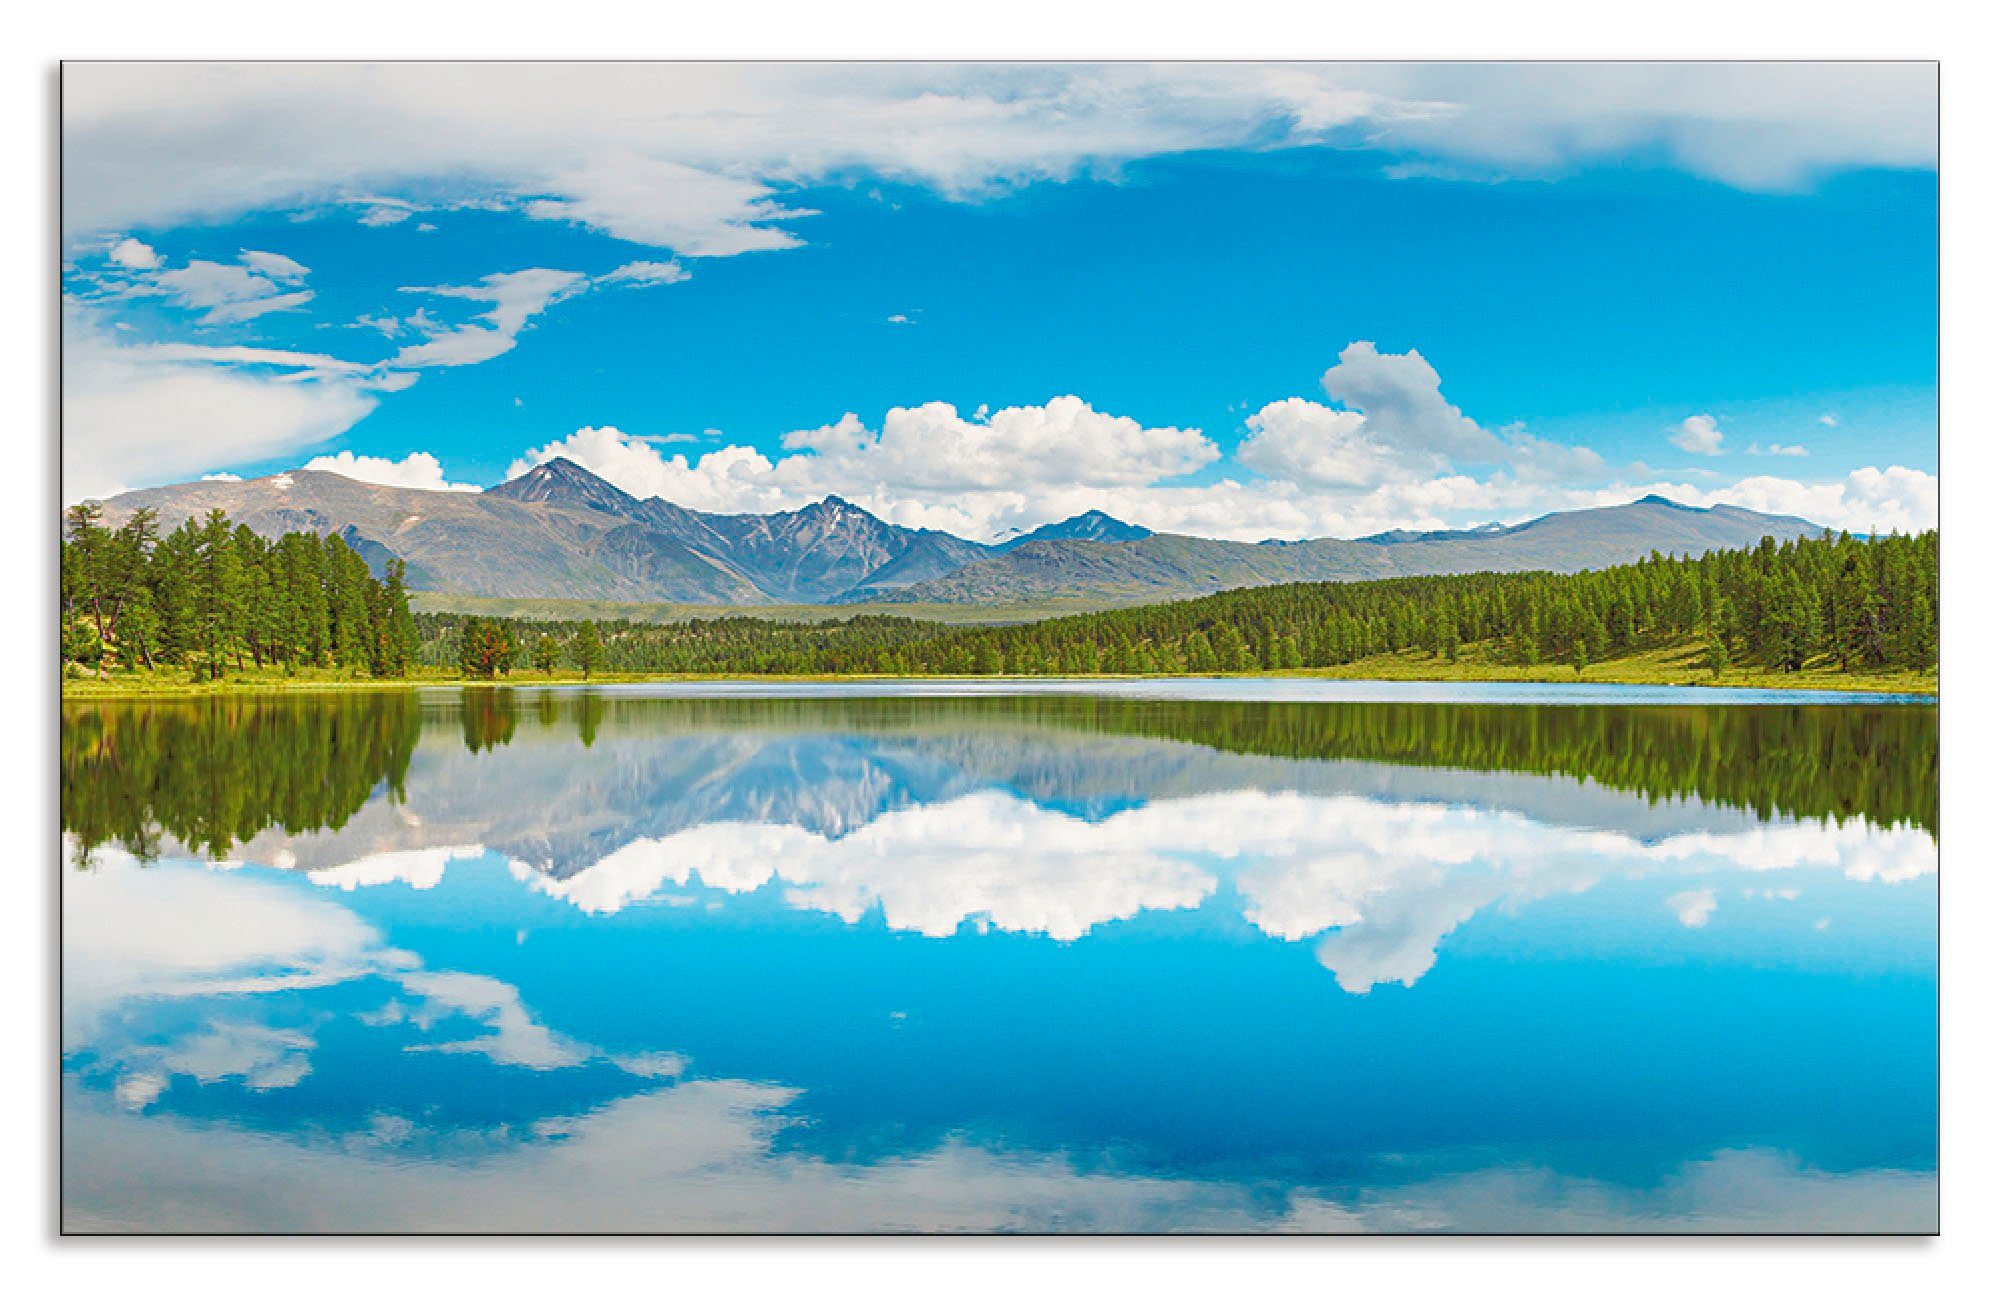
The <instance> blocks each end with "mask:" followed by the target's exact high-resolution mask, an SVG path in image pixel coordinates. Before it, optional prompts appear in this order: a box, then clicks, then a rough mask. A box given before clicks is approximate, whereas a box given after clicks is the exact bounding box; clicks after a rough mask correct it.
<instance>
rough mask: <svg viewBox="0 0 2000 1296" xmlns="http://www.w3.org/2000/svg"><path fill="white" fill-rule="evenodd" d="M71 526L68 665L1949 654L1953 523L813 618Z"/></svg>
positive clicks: (1767, 660)
mask: <svg viewBox="0 0 2000 1296" xmlns="http://www.w3.org/2000/svg"><path fill="white" fill-rule="evenodd" d="M66 521H67V525H66V527H65V534H64V537H63V541H62V576H61V590H62V625H63V640H62V655H63V661H64V665H65V673H66V674H69V675H71V676H83V675H88V674H96V675H99V676H102V675H104V674H105V672H106V671H107V670H110V669H113V668H120V669H123V670H124V671H127V672H140V671H143V672H148V673H157V672H160V671H163V670H171V671H177V672H189V673H190V675H191V678H193V679H195V680H219V679H223V678H225V677H226V676H227V675H228V674H229V673H231V672H232V671H243V670H245V669H247V668H250V667H256V668H263V669H272V668H275V669H278V670H281V671H283V672H285V673H292V672H295V671H299V670H305V669H316V670H317V669H333V670H340V671H345V672H348V673H351V674H354V675H367V676H374V677H395V676H402V675H405V674H407V673H409V671H410V669H411V668H412V667H413V666H421V667H424V668H427V669H428V670H429V671H430V672H431V673H434V674H451V675H458V676H462V677H465V678H475V679H493V678H502V677H507V676H510V675H513V674H514V673H516V672H520V673H524V674H525V673H529V672H539V673H543V674H550V673H553V672H554V671H556V670H558V669H563V670H572V671H576V672H580V673H582V674H583V675H584V676H585V677H586V678H588V677H594V676H598V675H602V674H606V673H611V674H649V673H661V674H695V675H704V674H717V675H720V674H769V675H790V674H807V675H841V674H909V675H1001V674H1005V675H1090V674H1131V675H1150V674H1169V675H1171V674H1209V673H1216V672H1242V671H1257V670H1277V671H1284V670H1302V669H1314V668H1326V667H1339V666H1345V665H1349V664H1351V663H1355V662H1359V661H1364V660H1366V659H1369V658H1374V657H1378V656H1381V655H1384V654H1398V653H1403V654H1407V653H1412V652H1414V653H1418V654H1422V655H1426V656H1429V657H1431V658H1435V659H1438V660H1440V661H1441V662H1443V663H1453V662H1456V661H1458V660H1459V658H1460V655H1461V654H1463V653H1466V652H1468V651H1473V650H1477V652H1478V653H1479V654H1480V655H1481V657H1482V659H1483V660H1485V661H1488V662H1499V663H1505V664H1513V665H1526V666H1533V665H1543V664H1551V665H1556V666H1568V667H1574V668H1575V669H1576V670H1577V671H1578V672H1579V673H1581V672H1583V671H1584V670H1586V669H1587V668H1588V667H1589V666H1591V665H1592V664H1594V663H1599V662H1604V661H1608V660H1615V659H1617V658H1620V657H1625V656H1629V655H1631V654H1634V653H1639V652H1644V651H1648V650H1652V649H1658V648H1665V647H1675V646H1692V648H1693V650H1694V652H1695V653H1696V655H1697V660H1698V662H1699V664H1700V665H1701V666H1702V667H1703V668H1705V669H1708V670H1710V671H1712V672H1713V673H1714V674H1716V675H1720V674H1721V673H1722V672H1723V671H1724V670H1725V669H1727V668H1729V667H1730V666H1732V665H1735V666H1746V667H1756V668H1759V669H1762V670H1765V671H1771V672H1780V673H1784V672H1795V671H1799V670H1803V669H1806V668H1808V667H1811V668H1814V669H1818V670H1835V671H1844V672H1869V671H1883V670H1906V671H1919V672H1921V671H1927V670H1931V669H1934V668H1935V667H1936V665H1937V660H1938V534H1937V532H1936V531H1927V532H1924V533H1922V534H1921V535H1916V536H1901V535H1892V536H1888V537H1879V538H1869V539H1863V538H1860V537H1855V536H1850V535H1836V534H1833V533H1830V532H1829V533H1826V534H1824V535H1822V536H1820V537H1818V538H1815V539H1801V540H1793V541H1787V542H1785V543H1782V544H1780V543H1777V542H1775V541H1773V540H1770V539H1766V540H1764V541H1763V542H1762V543H1761V544H1759V545H1757V546H1755V547H1754V548H1750V549H1743V550H1731V551H1722V552H1712V553H1707V554H1703V555H1701V556H1699V557H1693V558H1666V557H1661V556H1659V555H1654V556H1653V557H1651V558H1649V559H1647V560H1645V561H1643V562H1638V563H1633V564H1628V565H1625V566H1621V567H1611V568H1605V569H1602V570H1598V571H1587V572H1578V573H1574V574H1568V575H1558V574H1554V573H1548V572H1510V573H1473V574H1468V575H1459V576H1423V577H1406V578H1399V579H1393V580H1378V581H1357V582H1329V583H1308V584H1293V585H1273V586H1262V587H1257V588H1251V589H1241V590H1231V591H1228V592H1225V593H1221V594H1214V595H1210V596H1208V597H1206V598H1199V599H1191V600H1186V601H1182V602H1174V603H1163V604H1154V605H1149V606H1144V607H1133V608H1124V609H1119V610H1114V611H1106V612H1095V613H1086V614H1082V615H1073V616H1064V617H1058V618H1054V619H1050V620H1045V621H1037V622H1029V623H1025V624H1019V625H999V626H965V625H947V624H942V623H938V622H931V621H922V620H916V619H912V618H909V617H902V616H891V615H883V614H879V613H873V612H865V611H857V612H856V613H855V615H853V616H852V617H849V618H847V619H846V620H841V621H824V622H814V623H801V622H783V621H773V620H765V619H758V618H751V617H747V616H721V617H716V618H710V619H699V620H690V621H686V622H679V623H669V624H658V623H650V622H648V623H639V622H631V621H596V620H580V621H545V620H522V619H500V618H490V617H479V616H465V615H459V614H412V612H411V610H410V606H409V598H408V594H407V592H406V590H405V588H404V571H403V567H402V564H401V563H400V562H399V561H397V560H394V559H391V560H389V561H388V562H387V563H386V564H385V565H384V571H383V575H382V576H381V577H380V578H379V579H378V578H377V577H376V576H375V575H374V574H372V573H371V571H370V569H369V567H368V564H367V563H366V562H365V561H364V560H363V559H362V557H361V556H360V555H359V554H357V553H355V552H354V551H353V550H352V549H351V548H349V547H348V545H347V544H346V543H345V542H344V541H342V540H341V539H340V538H339V537H338V536H327V537H324V538H321V537H319V536H316V535H314V534H312V533H310V532H292V533H288V534H286V535H284V536H281V537H279V538H278V539H277V540H267V539H265V538H264V537H262V536H260V535H258V534H257V533H256V532H254V531H252V530H251V529H250V528H248V527H246V526H242V525H235V524H232V523H231V522H230V520H229V519H228V518H227V517H226V516H225V515H224V514H222V513H221V512H220V511H216V512H211V513H210V514H208V515H207V516H206V517H205V518H202V519H200V520H199V521H197V520H193V519H190V520H189V521H187V522H185V523H183V524H182V525H181V526H180V527H179V528H177V529H175V530H173V531H171V532H168V533H166V534H164V535H163V534H161V533H160V531H159V528H158V525H157V522H156V520H155V518H154V517H153V515H152V514H151V513H150V512H149V511H146V510H141V511H139V512H138V513H136V514H134V515H133V516H132V518H131V519H130V520H129V521H127V522H126V523H125V524H124V525H122V526H120V527H118V528H116V529H112V528H108V527H106V526H104V525H103V524H102V522H101V519H100V514H99V512H98V510H97V508H96V506H95V505H91V504H84V505H79V506H77V507H75V508H72V509H71V510H70V511H69V513H68V516H67V519H66Z"/></svg>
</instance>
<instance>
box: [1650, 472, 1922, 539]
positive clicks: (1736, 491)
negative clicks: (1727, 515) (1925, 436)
mask: <svg viewBox="0 0 2000 1296" xmlns="http://www.w3.org/2000/svg"><path fill="white" fill-rule="evenodd" d="M1659 493H1661V494H1664V495H1666V496H1668V498H1670V499H1674V500H1676V501H1678V502H1680V503H1683V504H1695V505H1699V506H1702V507H1708V506H1710V505H1715V504H1734V505H1736V506H1737V507H1739V508H1747V509H1756V510H1757V511H1758V512H1760V513H1781V514H1787V515H1790V516H1793V517H1802V518H1805V519H1807V520H1809V521H1813V522H1819V523H1823V524H1824V525H1827V526H1831V527H1837V528H1840V529H1842V530H1846V531H1854V532H1857V533H1859V534H1863V535H1865V534H1867V533H1868V532H1871V531H1875V532H1883V533H1886V532H1890V531H1901V532H1904V533H1906V534H1907V533H1911V532H1916V531H1924V530H1928V529H1930V528H1931V527H1934V526H1936V525H1937V521H1938V479H1937V477H1936V476H1935V475H1934V474H1931V473H1927V472H1924V471H1923V470H1921V469H1917V468H1905V467H1902V466H1900V465H1895V466H1891V467H1888V468H1857V469H1855V470H1854V471H1853V472H1851V473H1849V474H1847V475H1846V476H1845V477H1840V478H1836V479H1834V480H1832V481H1824V482H1802V481H1795V480H1793V479H1792V478H1789V477H1746V478H1744V479H1743V480H1742V481H1739V482H1737V483H1735V484H1734V485H1731V486H1723V487H1718V488H1716V489H1714V490H1707V491H1704V490H1697V489H1694V488H1691V487H1687V486H1680V485H1676V484H1672V483H1660V484H1659Z"/></svg>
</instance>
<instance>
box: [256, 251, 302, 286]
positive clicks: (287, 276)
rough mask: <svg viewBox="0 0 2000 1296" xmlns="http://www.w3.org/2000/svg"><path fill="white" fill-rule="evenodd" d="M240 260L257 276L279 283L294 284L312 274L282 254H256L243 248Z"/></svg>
mask: <svg viewBox="0 0 2000 1296" xmlns="http://www.w3.org/2000/svg"><path fill="white" fill-rule="evenodd" d="M241 260H242V262H243V264H244V265H246V266H249V267H250V268H251V269H252V270H255V271H256V272H257V273H258V274H261V275H265V276H267V277H269V278H272V279H276V280H278V281H279V282H281V283H295V282H297V281H298V280H301V279H304V278H305V277H306V276H307V275H308V274H310V273H312V272H311V271H310V270H307V269H306V268H305V267H304V266H302V265H300V264H299V263H298V262H296V261H294V260H292V259H291V258H290V257H288V256H286V255H285V254H284V253H282V252H258V251H255V250H253V249H250V248H245V249H244V250H243V253H242V255H241Z"/></svg>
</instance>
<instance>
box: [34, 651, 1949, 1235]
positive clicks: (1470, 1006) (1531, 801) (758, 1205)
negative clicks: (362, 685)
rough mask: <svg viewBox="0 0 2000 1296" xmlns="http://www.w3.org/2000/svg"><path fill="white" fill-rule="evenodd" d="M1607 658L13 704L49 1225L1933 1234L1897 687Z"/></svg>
mask: <svg viewBox="0 0 2000 1296" xmlns="http://www.w3.org/2000/svg"><path fill="white" fill-rule="evenodd" d="M1659 692H1660V693H1663V694H1665V696H1664V697H1655V696H1653V695H1652V694H1651V693H1620V692H1617V691H1609V690H1591V691H1589V692H1588V693H1586V694H1578V693H1577V692H1576V691H1574V690H1570V689H1556V690H1552V691H1549V692H1546V693H1538V692H1537V691H1535V690H1522V689H1518V688H1509V689H1502V690H1499V691H1498V692H1496V691H1494V690H1492V689H1480V688H1472V689H1466V688H1450V689H1422V688H1417V689H1410V688H1403V689H1394V688H1391V689H1387V690H1384V689H1382V688H1380V687H1379V686H1378V687H1375V688H1360V689H1357V688H1355V687H1353V686H1343V687H1341V688H1338V689H1328V688H1325V687H1323V686H1322V687H1320V688H1318V689H1313V688H1310V687H1307V688H1303V689H1302V688H1301V687H1300V686H1299V685H1298V684H1296V683H1293V684H1283V685H1273V684H1258V685H1255V686H1252V685H1248V684H1245V683H1243V682H1227V681H1211V682H1197V683H1192V684H1186V685H1179V686H1176V685H1161V684H1149V685H1144V686H1130V687H1123V688H1112V689H1104V688H1090V689H1080V688H1073V687H1072V688H1064V687H1060V686H1058V687H1054V688H1041V689H1036V690H1033V691H1021V690H1011V691H1009V690H997V689H993V688H991V687H987V688H979V689H966V688H962V687H961V688H936V687H926V688H920V689H902V688H898V689H888V690H884V689H881V688H870V689H859V690H857V689H851V688H825V687H802V688H772V687H761V688H754V689H744V688H726V687H702V688H671V689H663V688H653V687H639V688H632V689H615V688H613V689H598V690H582V691H572V690H538V689H527V688H523V689H514V690H475V691H467V692H463V693H461V692H459V691H457V690H432V691H426V692H423V693H420V694H395V695H391V694H384V695H378V696H327V697H321V698H305V697H297V698H283V699H273V700H261V701H260V700H247V699H232V700H227V701H200V702H195V701H188V702H158V703H107V704H95V705H84V704H70V705H66V706H65V708H64V713H63V721H64V723H63V731H62V751H61V758H62V777H63V812H62V813H63V828H64V835H65V841H64V859H63V878H64V881H63V918H62V922H63V1072H64V1085H63V1117H64V1120H63V1137H62V1165H63V1212H64V1222H65V1224H66V1226H67V1227H68V1228H70V1229H73V1230H81V1231H102V1230H112V1231H116V1230H132V1229H141V1230H162V1229H168V1230H180V1229H194V1230H302V1229H305V1230H326V1229H333V1230H369V1231H381V1230H479V1231H489V1230H535V1231H547V1230H563V1231H571V1230H642V1231H648V1230H673V1231H686V1230H701V1231H709V1230H731V1231H741V1230H786V1231H799V1230H814V1231H817V1230H838V1231H849V1230H880V1229H889V1230H939V1229H1036V1230H1116V1231H1141V1230H1228V1231H1246V1230H1247V1231H1262V1230H1283V1229H1289V1230H1310V1231H1349V1230H1364V1231H1382V1230H1388V1231H1407V1230H1432V1229H1437V1230H1521V1229H1527V1230H1598V1229H1646V1230H1731V1231H1735V1230H1796V1229H1804V1230H1869V1231H1904V1230H1928V1229H1931V1228H1933V1227H1934V1226H1935V1222H1936V1218H1937V1115H1938V1112H1937V1079H1938V1071H1937V1048H1938V1036H1937V1017H1936V1008H1937V943H1936V921H1937V903H1938V900H1937V859H1938V854H1937V841H1936V832H1937V712H1936V708H1935V707H1934V706H1930V705H1898V704H1892V703H1891V702H1889V701H1874V702H1862V703H1854V702H1848V703H1845V704H1832V705H1829V704H1810V705H1801V704H1800V701H1799V698H1798V697H1797V696H1796V695H1786V696H1784V697H1782V698H1776V699H1774V698H1770V697H1766V696H1756V697H1729V698H1725V699H1723V701H1725V702H1728V703H1730V704H1729V705H1721V704H1715V703H1712V702H1706V703H1705V704H1703V705H1689V704H1687V702H1686V698H1687V696H1688V694H1687V693H1686V692H1685V691H1681V690H1661V691H1659ZM1704 697H1705V698H1706V695H1704ZM1628 699H1629V700H1632V701H1640V702H1646V703H1654V704H1650V705H1629V704H1618V703H1623V702H1625V701H1627V700H1628ZM1657 703H1672V704H1670V705H1662V704H1657Z"/></svg>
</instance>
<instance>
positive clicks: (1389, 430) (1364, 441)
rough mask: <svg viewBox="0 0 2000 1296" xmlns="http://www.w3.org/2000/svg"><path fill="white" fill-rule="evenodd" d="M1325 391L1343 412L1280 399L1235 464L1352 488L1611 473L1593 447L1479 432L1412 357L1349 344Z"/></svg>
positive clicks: (1255, 420)
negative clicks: (1454, 476)
mask: <svg viewBox="0 0 2000 1296" xmlns="http://www.w3.org/2000/svg"><path fill="white" fill-rule="evenodd" d="M1320 385H1321V386H1322V387H1323V388H1324V389H1325V390H1326V394H1327V395H1328V396H1330V397H1331V398H1333V399H1334V400H1336V401H1338V402H1339V403H1340V404H1341V405H1343V406H1345V408H1344V409H1333V408H1331V407H1329V406H1325V405H1321V404H1318V403H1316V402H1314V401H1308V400H1301V399H1299V398H1297V397H1293V398H1290V399H1287V400H1280V401H1273V402H1272V403H1270V404H1268V405H1266V406H1264V407H1263V408H1262V409H1260V410H1258V411H1257V412H1256V413H1254V414H1252V415H1251V416H1250V417H1249V418H1248V419H1246V420H1245V421H1244V422H1245V426H1247V427H1248V428H1249V429H1250V435H1249V436H1247V437H1245V438H1244V440H1243V443H1242V444H1241V445H1240V446H1238V447H1237V450H1236V457H1237V459H1238V460H1239V461H1240V462H1241V463H1243V464H1244V465H1245V466H1246V467H1249V468H1253V469H1255V470H1256V471H1258V472H1261V473H1263V474H1265V475H1266V476H1269V477H1273V478H1279V479H1282V480H1285V481H1290V482H1295V483H1298V484H1300V485H1303V486H1316V487H1326V488H1333V489H1352V490H1359V489H1368V488H1372V487H1378V486H1382V485H1385V484H1388V483H1392V482H1411V481H1416V480H1421V479H1424V478H1430V477H1435V476H1437V475H1438V474H1440V473H1443V472H1446V471H1448V470H1451V469H1454V468H1462V467H1466V466H1486V467H1497V466H1504V467H1507V468H1509V469H1510V470H1511V471H1512V472H1513V473H1514V474H1515V475H1516V476H1523V477H1534V478H1537V479H1561V478H1573V477H1576V476H1579V475H1589V474H1594V473H1597V472H1599V471H1601V470H1602V469H1603V467H1604V461H1603V460H1602V459H1601V458H1599V457H1598V455H1597V453H1596V452H1595V451H1593V450H1589V449H1587V448H1584V447H1581V446H1565V445H1558V444H1556V443H1554V442H1549V441H1542V440H1539V439H1537V438H1534V437H1531V436H1528V435H1527V434H1526V433H1524V432H1521V431H1520V430H1518V429H1512V430H1509V431H1508V432H1507V434H1506V435H1504V436H1502V435H1498V434H1495V433H1493V432H1490V431H1488V430H1487V429H1485V428H1483V427H1481V426H1480V425H1479V424H1478V423H1476V422H1474V421H1473V420H1472V419H1470V418H1468V417H1466V415H1465V413H1464V412H1463V411H1462V410H1460V409H1459V408H1458V407H1457V406H1456V405H1453V404H1452V403H1451V402H1450V401H1448V400H1446V399H1445V397H1444V393H1443V389H1442V380H1441V379H1440V378H1439V376H1438V372H1437V370H1436V369H1435V368H1433V367H1432V366H1431V363H1430V362H1429V361H1428V360H1426V359H1424V357H1423V356H1421V355H1419V354H1418V353H1417V352H1415V351H1409V352H1405V353H1403V354H1401V355H1397V354H1393V353H1391V354H1384V353H1382V352H1381V351H1378V350H1377V349H1376V347H1375V344H1374V343H1373V342H1365V341H1364V342H1354V343H1351V344H1350V345H1349V346H1348V347H1347V348H1346V349H1345V350H1343V351H1342V352H1341V353H1340V360H1339V363H1337V364H1335V365H1334V366H1333V367H1332V368H1331V369H1328V370H1327V371H1326V373H1325V374H1324V375H1322V377H1321V379H1320Z"/></svg>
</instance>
